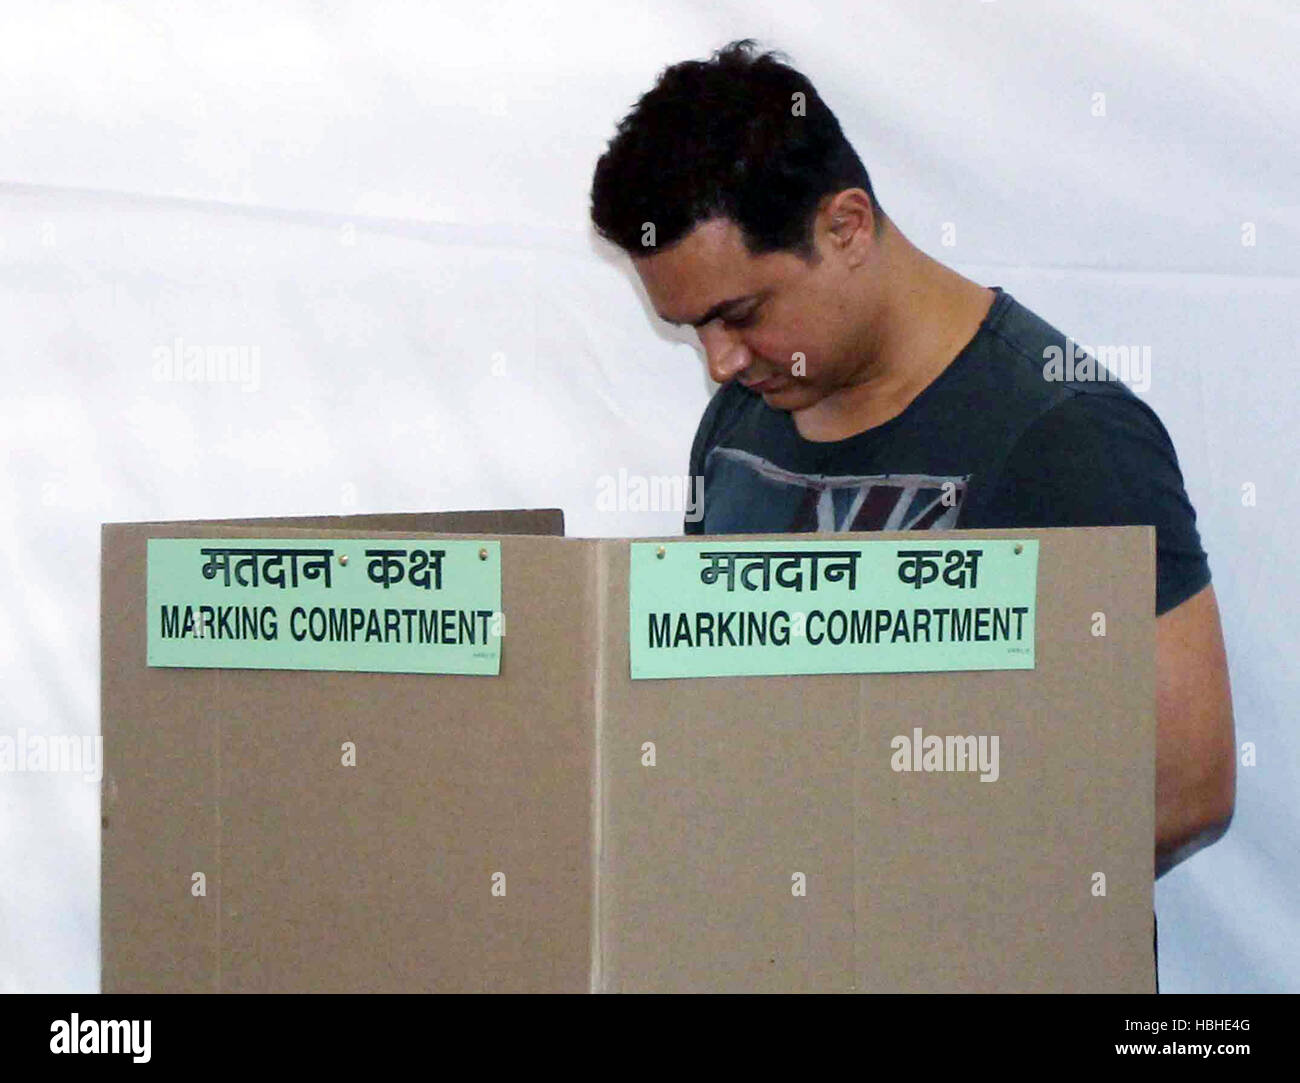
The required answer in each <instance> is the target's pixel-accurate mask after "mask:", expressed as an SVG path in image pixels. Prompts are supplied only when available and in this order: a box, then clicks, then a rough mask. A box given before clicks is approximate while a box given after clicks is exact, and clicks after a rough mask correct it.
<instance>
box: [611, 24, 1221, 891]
mask: <svg viewBox="0 0 1300 1083" xmlns="http://www.w3.org/2000/svg"><path fill="white" fill-rule="evenodd" d="M591 203H592V219H593V222H594V223H595V226H596V228H597V230H598V231H599V232H600V233H601V235H602V236H604V237H605V238H607V239H609V240H611V241H613V242H615V243H616V244H618V245H619V246H620V247H622V248H623V249H624V250H625V251H627V252H628V253H629V254H630V255H631V256H632V257H633V263H634V266H635V268H636V271H637V274H638V275H639V276H640V279H641V281H642V283H643V284H644V286H645V289H646V292H647V294H648V295H649V298H650V300H651V302H652V303H653V305H654V307H655V309H656V311H657V312H658V313H659V315H660V316H661V317H662V318H664V319H665V320H667V321H668V322H670V323H674V324H690V325H692V326H694V327H696V328H697V329H698V332H699V336H700V341H701V343H702V344H703V346H704V349H705V351H706V353H707V356H708V366H709V372H710V374H711V375H712V377H713V379H714V380H715V381H717V382H718V383H721V384H723V387H722V388H721V389H720V390H719V391H718V392H717V393H716V394H715V395H714V397H713V399H712V401H711V402H710V403H709V405H708V408H707V409H706V410H705V413H704V417H703V420H702V421H701V423H700V427H699V431H698V433H697V435H696V438H695V443H694V447H693V448H692V451H691V476H692V478H695V477H700V476H702V477H703V478H704V515H703V519H702V520H701V521H688V522H687V523H686V531H687V532H688V533H694V534H700V533H709V534H718V533H739V532H754V533H757V532H779V531H810V530H821V531H828V530H882V529H883V530H924V529H955V528H961V529H967V528H979V527H1026V526H1028V527H1053V526H1106V525H1123V524H1152V525H1154V526H1155V528H1156V546H1157V587H1156V615H1157V621H1156V638H1157V647H1156V657H1157V749H1156V839H1155V873H1156V875H1157V876H1159V875H1162V874H1163V873H1164V872H1166V871H1168V870H1169V869H1170V868H1172V867H1173V866H1174V865H1175V864H1177V863H1178V862H1179V861H1182V860H1184V859H1185V858H1187V857H1188V856H1190V855H1191V854H1192V853H1194V852H1195V851H1196V850H1198V849H1200V848H1202V847H1203V846H1206V845H1208V844H1209V843H1211V842H1213V841H1215V840H1216V839H1217V838H1219V837H1220V836H1221V835H1222V834H1223V832H1224V831H1225V830H1226V829H1227V826H1228V823H1229V821H1230V820H1231V817H1232V811H1233V805H1234V801H1235V789H1236V771H1235V755H1234V747H1235V745H1234V742H1235V737H1234V732H1233V718H1232V706H1231V698H1230V693H1229V685H1228V673H1227V663H1226V658H1225V655H1224V649H1223V640H1222V633H1221V631H1220V626H1219V614H1218V609H1217V605H1216V602H1215V597H1214V588H1213V587H1212V586H1211V584H1210V571H1209V564H1208V561H1207V559H1206V555H1205V552H1204V551H1203V549H1202V548H1201V544H1200V538H1199V535H1198V533H1197V530H1196V525H1195V524H1196V514H1195V512H1194V511H1193V509H1192V507H1191V504H1190V503H1189V501H1188V499H1187V496H1186V493H1185V492H1184V488H1183V479H1182V475H1181V473H1180V472H1179V468H1178V462H1177V457H1176V455H1175V453H1174V448H1173V446H1172V444H1171V442H1170V440H1169V436H1168V434H1167V432H1166V431H1165V429H1164V426H1163V425H1162V424H1161V423H1160V421H1159V419H1158V418H1157V416H1156V415H1155V413H1154V412H1153V411H1152V410H1151V409H1150V408H1149V407H1148V406H1147V405H1146V404H1145V403H1144V402H1142V401H1141V400H1140V399H1139V398H1138V397H1137V395H1135V394H1134V393H1133V392H1132V391H1130V390H1129V389H1128V388H1127V387H1125V386H1124V385H1123V384H1122V383H1118V382H1114V381H1111V380H1107V379H1105V371H1106V370H1104V369H1101V370H1100V372H1101V374H1102V378H1101V379H1096V378H1092V379H1078V378H1074V379H1067V378H1063V377H1068V376H1072V375H1075V376H1077V374H1076V373H1075V371H1074V370H1075V366H1074V364H1072V363H1069V362H1071V361H1073V358H1068V357H1066V356H1064V355H1065V353H1066V351H1067V350H1071V349H1072V348H1071V345H1070V343H1069V342H1068V340H1067V339H1066V338H1065V336H1064V335H1062V334H1061V333H1060V332H1059V331H1057V330H1056V329H1055V328H1053V327H1051V326H1050V325H1048V324H1047V323H1045V322H1044V321H1043V320H1041V319H1040V318H1039V317H1038V316H1036V315H1035V314H1034V313H1032V312H1030V311H1029V310H1028V309H1026V308H1024V307H1023V306H1022V305H1020V304H1019V303H1017V302H1016V301H1015V299H1014V298H1012V297H1011V295H1010V294H1008V293H1006V292H1005V291H1003V290H1002V289H1001V288H1000V287H996V286H995V287H992V288H986V287H984V286H980V285H978V284H977V283H975V282H972V281H970V280H969V279H966V278H964V277H963V276H962V275H960V274H958V273H956V272H955V271H953V270H951V269H949V268H947V267H945V266H943V265H942V264H940V263H938V262H936V261H935V260H933V259H931V258H930V257H928V256H927V255H925V254H924V253H923V252H921V251H920V250H918V249H917V248H915V247H914V246H913V245H912V244H911V243H909V241H908V240H907V238H905V237H904V236H903V235H902V234H901V233H900V232H899V231H898V229H897V227H895V225H894V224H893V223H892V222H891V221H890V220H889V218H888V217H886V215H885V214H884V212H883V211H882V210H881V207H880V204H879V203H878V202H877V200H876V197H875V193H874V191H873V190H872V187H871V181H870V179H869V177H868V175H867V171H866V169H865V168H864V167H863V165H862V162H861V161H860V159H859V158H858V156H857V154H856V153H855V152H854V150H853V148H852V147H851V146H850V145H849V144H848V142H847V141H846V140H845V138H844V135H843V133H842V132H841V130H840V126H839V123H838V122H837V121H836V119H835V117H834V115H833V114H832V113H831V112H830V110H829V109H828V108H827V107H826V105H825V104H824V103H823V102H822V100H821V98H820V97H819V96H818V94H817V91H816V90H815V89H814V88H813V86H812V84H811V83H810V82H809V81H808V80H807V79H806V78H805V77H804V76H802V75H801V74H799V73H798V72H796V71H794V70H792V69H791V68H789V67H787V66H786V65H784V64H782V63H780V62H779V60H778V59H777V57H776V55H775V54H770V53H769V54H762V55H758V54H756V53H755V51H754V48H753V43H752V42H751V41H748V40H746V41H740V42H734V43H732V44H731V45H730V46H728V47H726V48H725V49H723V50H720V51H719V52H718V53H716V54H714V56H713V57H712V58H711V59H710V60H708V61H688V62H685V63H682V64H677V65H675V66H673V67H671V68H669V69H667V70H666V71H664V72H663V74H662V75H661V76H660V78H659V81H658V83H657V84H656V86H655V87H654V88H653V89H652V90H651V91H650V92H649V93H647V94H646V95H644V96H643V97H642V98H641V99H640V101H639V102H638V103H637V105H636V107H635V108H634V109H633V111H632V112H631V113H630V114H629V115H628V117H626V118H625V119H624V120H623V121H622V122H621V123H620V125H619V128H618V132H617V134H616V136H615V138H614V139H613V140H612V141H611V143H610V145H609V148H608V150H607V151H606V153H605V154H604V155H603V156H602V157H601V159H600V161H599V163H598V164H597V166H596V171H595V177H594V180H593V184H592V195H591ZM1054 351H1055V352H1054ZM1053 360H1057V361H1059V362H1062V363H1060V364H1057V365H1055V366H1053V365H1052V364H1051V363H1050V362H1052V361H1053ZM1067 364H1068V368H1067V367H1066V365H1067ZM1084 371H1085V372H1086V371H1087V370H1086V369H1085V370H1084ZM1093 375H1094V377H1095V375H1096V371H1095V370H1094V374H1093Z"/></svg>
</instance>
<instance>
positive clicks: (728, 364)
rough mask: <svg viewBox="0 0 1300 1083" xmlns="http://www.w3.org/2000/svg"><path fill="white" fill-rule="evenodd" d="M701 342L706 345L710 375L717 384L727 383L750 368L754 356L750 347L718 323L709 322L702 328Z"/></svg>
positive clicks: (705, 351) (705, 352)
mask: <svg viewBox="0 0 1300 1083" xmlns="http://www.w3.org/2000/svg"><path fill="white" fill-rule="evenodd" d="M700 344H701V345H702V346H703V347H704V354H705V357H706V358H707V359H708V364H709V375H710V376H711V377H712V378H713V382H714V383H715V384H725V383H726V382H727V381H728V380H731V379H734V378H735V377H736V376H737V375H739V374H740V373H742V372H744V371H745V369H747V368H749V363H750V361H751V360H752V358H751V357H750V353H749V349H748V347H746V345H745V344H744V343H743V342H741V341H740V339H739V338H733V337H732V336H731V335H729V334H728V333H727V331H726V330H725V329H724V328H722V327H719V326H717V325H716V324H713V323H709V324H705V325H704V326H703V327H701V328H700Z"/></svg>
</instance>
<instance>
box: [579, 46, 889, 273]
mask: <svg viewBox="0 0 1300 1083" xmlns="http://www.w3.org/2000/svg"><path fill="white" fill-rule="evenodd" d="M781 56H782V54H779V53H776V52H766V53H756V52H755V43H754V41H753V39H751V38H744V39H741V40H739V41H733V42H731V43H730V44H729V45H726V46H724V47H723V48H722V49H719V50H718V51H717V52H715V53H714V54H713V56H712V58H711V59H709V60H687V61H683V62H682V63H680V64H674V65H673V66H672V67H670V68H666V69H665V70H664V71H663V72H662V73H661V74H660V76H659V79H658V82H656V83H655V85H654V87H653V88H652V89H651V90H650V91H648V92H647V93H646V94H644V95H642V97H641V98H640V100H638V101H637V103H636V105H635V106H634V107H633V109H632V111H631V112H630V113H628V115H627V116H626V117H624V118H623V120H622V121H621V122H620V123H619V125H618V130H617V133H616V134H615V136H614V138H613V139H612V140H610V143H609V146H608V148H607V149H606V151H605V153H604V154H602V155H601V157H600V160H599V161H598V162H597V163H596V170H595V174H594V176H593V177H592V184H591V219H592V222H593V224H594V225H595V227H596V231H597V232H598V233H599V234H600V235H601V236H602V237H604V238H605V239H606V240H609V241H612V242H614V243H615V244H617V245H618V246H619V247H620V248H622V249H623V250H624V251H626V252H628V253H630V254H631V255H634V256H646V255H652V254H653V253H654V251H655V249H656V248H665V247H667V246H669V245H672V244H673V243H675V242H676V241H679V240H681V238H683V237H685V236H686V235H687V234H688V233H690V232H691V231H692V230H693V229H694V228H695V227H696V226H697V225H699V224H700V223H702V222H705V221H708V220H709V219H711V218H717V217H724V218H729V219H730V220H731V221H733V222H735V223H736V225H737V226H738V227H739V228H740V232H741V235H742V236H743V238H744V241H745V247H746V249H747V250H748V251H749V252H750V254H751V255H761V254H763V253H765V252H775V251H792V252H795V253H797V254H799V255H800V256H802V257H803V258H804V259H806V260H809V261H811V260H812V259H813V258H814V257H815V255H816V249H815V248H814V246H813V240H812V226H813V220H814V217H815V215H816V211H817V206H818V204H819V202H820V201H821V200H822V198H823V197H825V196H827V195H832V194H834V193H836V192H841V191H843V190H844V189H846V188H861V189H863V190H864V191H866V193H867V196H868V197H869V198H870V200H871V206H872V210H873V212H874V215H875V229H876V233H877V234H879V231H880V228H881V226H882V224H883V217H884V212H883V211H882V210H881V209H880V204H879V203H878V202H877V201H876V194H875V192H874V191H872V188H871V178H870V177H868V176H867V170H866V167H865V166H864V165H863V164H862V160H861V159H860V158H859V157H858V155H857V153H856V152H855V151H854V149H853V147H852V146H850V144H849V142H848V140H847V139H845V138H844V133H843V132H842V131H841V130H840V124H839V121H838V120H836V119H835V114H834V113H832V112H831V111H830V109H829V108H827V106H826V103H825V102H823V101H822V99H821V96H820V95H819V94H818V93H817V91H816V89H815V88H814V87H813V85H812V83H811V82H809V80H808V79H807V78H806V77H805V76H804V75H802V74H800V73H799V72H797V71H795V70H794V69H793V68H791V67H788V66H787V65H786V64H783V63H781V62H780V59H778V58H780V57H781ZM800 96H802V97H800ZM647 224H653V226H654V229H653V244H654V247H653V248H652V247H650V241H649V240H648V239H647V237H648V235H649V233H650V231H648V230H647V229H646V226H647Z"/></svg>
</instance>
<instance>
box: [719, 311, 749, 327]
mask: <svg viewBox="0 0 1300 1083" xmlns="http://www.w3.org/2000/svg"><path fill="white" fill-rule="evenodd" d="M754 311H755V310H754V309H750V310H749V311H748V312H746V313H745V314H744V315H743V316H734V317H732V318H730V319H724V320H723V321H722V322H723V324H724V325H725V326H727V327H748V326H749V325H750V324H752V323H753V322H754Z"/></svg>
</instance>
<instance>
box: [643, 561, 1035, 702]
mask: <svg viewBox="0 0 1300 1083" xmlns="http://www.w3.org/2000/svg"><path fill="white" fill-rule="evenodd" d="M630 582H631V586H630V607H629V608H630V620H631V625H630V636H631V639H630V642H631V655H632V677H633V679H641V678H651V677H732V676H755V675H763V674H792V673H921V672H928V671H935V670H969V669H1033V668H1034V611H1035V605H1036V601H1037V590H1038V542H1037V541H1014V540H1012V541H1006V540H998V541H987V540H980V539H972V538H962V539H961V540H959V541H958V540H947V541H944V540H936V541H926V540H925V537H924V535H921V536H920V537H919V538H918V539H917V540H915V541H913V540H910V539H909V540H908V541H868V542H848V541H844V542H838V541H806V542H800V541H794V540H791V541H737V542H734V543H728V542H727V541H725V540H717V541H708V542H632V543H631V580H630Z"/></svg>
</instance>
